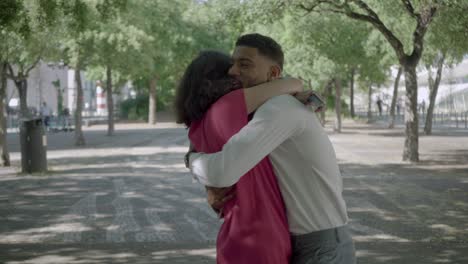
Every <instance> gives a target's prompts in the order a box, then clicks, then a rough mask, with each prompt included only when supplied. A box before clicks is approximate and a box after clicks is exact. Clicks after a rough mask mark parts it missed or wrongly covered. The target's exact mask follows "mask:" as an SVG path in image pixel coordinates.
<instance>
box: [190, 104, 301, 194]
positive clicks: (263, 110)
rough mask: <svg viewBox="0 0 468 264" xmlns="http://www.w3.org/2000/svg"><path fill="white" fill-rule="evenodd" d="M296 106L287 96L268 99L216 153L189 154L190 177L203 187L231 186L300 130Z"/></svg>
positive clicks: (299, 119) (298, 113)
mask: <svg viewBox="0 0 468 264" xmlns="http://www.w3.org/2000/svg"><path fill="white" fill-rule="evenodd" d="M291 100H293V101H291ZM297 104H298V102H296V100H295V99H294V98H292V97H291V96H288V95H283V96H277V97H275V98H272V99H270V100H269V101H267V102H266V103H265V104H263V105H262V106H261V107H260V108H258V110H257V112H256V113H255V115H254V117H253V119H252V121H250V122H249V123H248V124H247V125H246V126H245V127H243V128H242V129H241V130H240V131H239V132H238V133H237V134H235V135H234V136H232V137H231V138H230V139H229V141H228V142H227V143H226V144H225V145H224V146H223V149H222V150H221V151H220V152H216V153H212V154H204V153H196V154H192V155H190V159H189V163H190V170H191V172H192V174H193V175H194V176H195V177H196V178H197V179H198V180H199V181H200V182H201V183H202V184H204V185H207V186H212V187H228V186H231V185H233V184H235V183H236V182H237V181H239V179H240V178H241V177H242V176H243V175H244V174H246V173H247V172H248V171H249V170H251V169H252V168H253V167H254V166H255V165H256V164H257V163H259V162H260V161H261V160H262V159H263V158H265V157H266V156H267V155H268V154H270V153H271V152H272V151H273V150H274V149H275V148H276V147H278V146H279V145H280V144H281V143H282V142H284V141H285V140H286V139H288V138H289V137H291V136H293V135H294V134H296V133H300V131H302V130H303V127H304V126H303V124H304V114H303V110H304V109H303V108H301V106H298V105H297Z"/></svg>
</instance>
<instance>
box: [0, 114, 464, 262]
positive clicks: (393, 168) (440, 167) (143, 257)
mask: <svg viewBox="0 0 468 264" xmlns="http://www.w3.org/2000/svg"><path fill="white" fill-rule="evenodd" d="M105 129H106V127H105V126H93V127H90V128H87V129H86V130H85V137H86V140H87V146H86V147H83V148H76V147H74V146H73V135H72V133H64V132H62V133H49V134H48V144H49V146H48V160H49V168H50V169H51V172H50V174H48V175H42V176H40V175H33V176H28V175H17V174H16V172H15V171H14V170H13V169H2V170H0V263H8V264H14V263H15V264H16V263H41V264H42V263H44V264H45V263H72V264H73V263H133V264H137V263H191V264H198V263H214V259H215V249H214V244H215V240H216V234H217V230H218V228H219V226H220V222H219V220H218V219H217V218H216V216H215V214H214V213H212V212H211V210H210V209H209V207H208V206H207V204H206V202H205V196H204V189H203V188H202V186H200V185H198V184H196V183H193V182H192V180H191V178H190V175H189V174H188V172H187V170H186V169H185V167H184V165H183V162H182V160H183V159H182V157H183V155H184V154H185V152H186V149H187V144H188V142H187V139H186V130H185V129H184V128H182V127H180V126H177V125H175V124H173V123H170V122H162V123H159V124H158V125H157V126H148V125H145V124H118V125H117V126H116V135H115V136H113V137H107V136H105V134H106V131H105ZM327 130H328V131H329V134H330V138H331V140H332V142H333V144H334V147H335V150H336V152H337V157H338V159H339V163H340V168H341V170H342V173H343V177H344V185H345V190H344V194H345V198H346V201H347V204H348V209H349V215H350V218H351V219H350V222H351V223H350V225H351V229H352V232H353V237H354V239H355V241H356V247H357V255H358V261H359V262H358V263H363V264H364V263H397V264H398V263H408V264H410V263H416V264H418V263H421V264H425V263H468V130H462V129H460V130H454V129H452V130H437V131H435V133H434V135H433V136H423V135H422V136H421V137H420V155H421V160H422V162H421V163H420V164H417V165H411V164H409V163H404V162H401V154H402V146H403V142H404V137H403V129H402V128H401V127H400V128H397V129H395V130H387V129H385V128H384V126H383V125H379V124H374V125H367V124H361V123H356V122H353V121H346V122H345V123H344V129H343V133H341V134H335V133H333V132H332V131H331V130H329V129H327ZM8 141H9V147H10V151H11V157H12V160H13V164H14V165H16V166H17V167H19V159H20V154H19V152H18V151H19V146H18V142H19V139H18V136H17V135H15V134H12V135H9V140H8Z"/></svg>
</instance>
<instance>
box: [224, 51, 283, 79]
mask: <svg viewBox="0 0 468 264" xmlns="http://www.w3.org/2000/svg"><path fill="white" fill-rule="evenodd" d="M232 63H233V64H232V66H231V68H230V69H229V75H230V76H232V77H234V78H236V79H237V80H239V81H241V82H242V85H243V86H244V87H245V88H249V87H252V86H255V85H258V84H261V83H264V82H267V81H271V80H272V79H273V77H272V74H271V67H272V65H273V64H274V63H273V62H272V61H271V60H270V59H268V58H266V57H265V56H263V55H262V54H260V53H259V52H258V49H257V48H252V47H247V46H237V47H236V48H235V50H234V52H233V54H232Z"/></svg>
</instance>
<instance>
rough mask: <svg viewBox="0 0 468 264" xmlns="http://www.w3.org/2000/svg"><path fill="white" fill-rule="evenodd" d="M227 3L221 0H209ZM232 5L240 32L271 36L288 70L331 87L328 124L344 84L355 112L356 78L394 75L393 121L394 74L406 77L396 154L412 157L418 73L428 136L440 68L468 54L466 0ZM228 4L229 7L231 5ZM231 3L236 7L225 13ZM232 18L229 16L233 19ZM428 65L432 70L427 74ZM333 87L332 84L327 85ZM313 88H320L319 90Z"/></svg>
mask: <svg viewBox="0 0 468 264" xmlns="http://www.w3.org/2000/svg"><path fill="white" fill-rule="evenodd" d="M210 2H216V3H218V4H219V5H226V4H225V3H222V2H225V1H216V0H213V1H210ZM231 2H234V3H235V4H234V5H232V4H231V6H230V9H224V10H227V11H226V12H225V14H226V16H227V17H230V15H231V16H232V14H242V17H243V23H241V24H242V25H244V26H245V27H246V29H247V31H260V32H264V33H266V34H268V35H271V36H273V37H274V38H276V39H278V40H279V41H280V42H281V43H282V44H283V47H284V49H285V51H286V60H287V68H286V71H289V73H290V74H292V75H295V76H300V77H301V78H303V79H304V80H306V81H307V82H308V83H311V84H312V86H313V87H322V88H321V90H322V92H323V93H324V94H325V95H328V94H330V93H332V92H333V93H334V98H335V104H334V105H335V111H336V122H335V129H336V130H337V131H340V130H341V110H342V109H341V106H342V104H341V97H342V96H343V88H344V87H349V96H350V113H351V115H352V116H354V88H355V87H356V86H355V83H356V82H357V83H358V84H359V87H361V88H365V89H367V91H368V95H369V109H370V102H371V96H372V93H373V90H372V89H373V88H374V89H375V87H379V86H381V85H384V84H385V83H387V82H388V81H389V78H390V77H391V75H390V72H391V71H390V70H391V69H392V68H393V69H398V74H397V77H396V78H395V80H394V92H393V98H392V103H391V111H390V113H391V116H392V118H391V121H390V124H389V127H390V128H392V127H393V126H394V120H395V107H396V100H397V98H398V86H399V82H400V76H401V75H403V76H404V79H405V82H404V83H405V91H406V94H405V109H406V112H405V126H406V129H405V133H406V140H405V145H404V148H403V149H404V150H403V160H408V161H411V162H417V161H419V154H418V153H419V152H418V148H419V140H418V139H419V135H418V124H419V121H418V112H417V105H418V103H417V102H418V83H417V71H418V67H419V68H426V69H427V70H428V71H429V73H430V74H429V80H428V82H429V84H430V85H429V88H430V97H429V99H430V100H429V108H428V114H427V119H426V124H425V128H424V131H425V133H426V134H431V131H432V126H431V125H432V114H433V110H434V105H435V99H436V96H437V90H438V86H439V83H440V80H441V74H442V68H443V67H447V66H450V65H453V64H455V63H458V62H460V61H461V60H462V59H463V55H464V54H466V53H467V52H468V28H467V27H466V25H467V24H468V2H466V1H463V0H451V1H450V0H449V1H439V0H390V1H379V0H365V1H364V0H292V1H290V0H250V1H242V4H239V1H231ZM233 6H234V7H233ZM232 8H234V9H237V11H232ZM239 20H240V19H239V18H238V17H235V18H234V21H239ZM434 71H435V73H434ZM332 88H334V89H332ZM319 89H320V88H319Z"/></svg>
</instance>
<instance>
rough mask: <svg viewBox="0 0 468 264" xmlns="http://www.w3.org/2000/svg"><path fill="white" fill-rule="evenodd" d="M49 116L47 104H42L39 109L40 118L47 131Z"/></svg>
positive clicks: (49, 111)
mask: <svg viewBox="0 0 468 264" xmlns="http://www.w3.org/2000/svg"><path fill="white" fill-rule="evenodd" d="M50 116H51V110H50V108H49V107H48V106H47V103H46V102H43V103H42V107H41V117H42V120H43V121H44V126H45V127H46V129H47V130H49V125H50Z"/></svg>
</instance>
